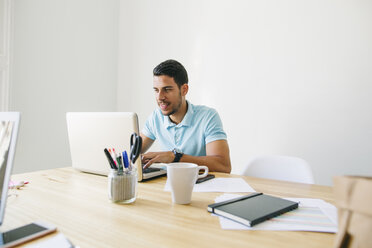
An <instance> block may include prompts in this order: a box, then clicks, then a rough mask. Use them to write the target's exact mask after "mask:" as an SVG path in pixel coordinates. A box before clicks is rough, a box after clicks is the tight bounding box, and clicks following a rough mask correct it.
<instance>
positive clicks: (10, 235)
mask: <svg viewBox="0 0 372 248" xmlns="http://www.w3.org/2000/svg"><path fill="white" fill-rule="evenodd" d="M56 230H57V228H56V227H55V226H53V225H51V224H48V223H45V222H41V221H37V222H33V223H31V224H28V225H24V226H21V227H18V228H15V229H12V230H9V231H6V232H3V233H0V235H1V237H0V248H7V247H13V246H15V245H19V244H22V243H24V242H26V241H29V240H32V239H35V238H38V237H41V236H44V235H46V234H48V233H51V232H54V231H56Z"/></svg>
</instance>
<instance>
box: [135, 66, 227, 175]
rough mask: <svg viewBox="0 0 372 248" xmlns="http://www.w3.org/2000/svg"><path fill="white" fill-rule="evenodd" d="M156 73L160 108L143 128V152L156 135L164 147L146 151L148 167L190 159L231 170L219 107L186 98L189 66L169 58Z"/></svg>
mask: <svg viewBox="0 0 372 248" xmlns="http://www.w3.org/2000/svg"><path fill="white" fill-rule="evenodd" d="M153 74H154V81H153V87H154V91H155V98H156V101H157V103H158V106H159V108H158V109H156V110H154V112H153V113H152V114H151V115H150V117H149V118H148V119H147V121H146V124H145V127H144V128H143V130H142V133H141V137H142V140H143V143H142V152H143V153H145V152H146V151H147V150H148V149H149V148H150V146H151V145H152V144H153V142H154V140H155V139H157V140H158V141H159V142H160V146H161V148H162V150H163V151H162V152H148V153H145V154H143V155H142V162H143V163H144V164H145V165H144V168H147V167H149V166H150V165H151V164H152V163H172V162H190V163H195V164H198V165H206V166H208V168H209V170H210V171H218V172H226V173H230V171H231V162H230V154H229V146H228V144H227V139H226V134H225V132H224V131H223V128H222V122H221V119H220V117H219V115H218V113H217V112H216V110H214V109H212V108H208V107H206V106H197V105H193V104H191V103H190V102H189V101H186V98H185V96H186V94H187V92H188V90H189V85H188V77H187V72H186V70H185V68H184V67H183V66H182V65H181V64H180V63H179V62H177V61H175V60H167V61H164V62H162V63H161V64H159V65H158V66H156V67H155V68H154V71H153Z"/></svg>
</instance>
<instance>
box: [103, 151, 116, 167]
mask: <svg viewBox="0 0 372 248" xmlns="http://www.w3.org/2000/svg"><path fill="white" fill-rule="evenodd" d="M103 151H104V152H105V155H106V157H107V160H108V161H109V164H110V167H111V169H115V163H114V160H113V159H112V157H111V154H110V153H109V151H107V149H106V148H105V149H104V150H103Z"/></svg>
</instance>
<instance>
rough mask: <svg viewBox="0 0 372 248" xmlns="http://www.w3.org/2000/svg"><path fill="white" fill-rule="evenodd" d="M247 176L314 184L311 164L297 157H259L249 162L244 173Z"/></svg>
mask: <svg viewBox="0 0 372 248" xmlns="http://www.w3.org/2000/svg"><path fill="white" fill-rule="evenodd" d="M242 174H243V175H245V176H253V177H261V178H269V179H276V180H283V181H290V182H299V183H309V184H313V183H314V177H313V173H312V171H311V168H310V166H309V164H308V163H307V162H306V161H305V160H303V159H301V158H297V157H289V156H259V157H255V158H253V159H252V160H250V161H249V163H248V164H247V166H246V168H245V170H244V171H243V173H242Z"/></svg>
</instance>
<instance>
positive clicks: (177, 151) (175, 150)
mask: <svg viewBox="0 0 372 248" xmlns="http://www.w3.org/2000/svg"><path fill="white" fill-rule="evenodd" d="M173 152H176V153H182V151H181V150H180V149H178V148H174V149H173Z"/></svg>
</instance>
